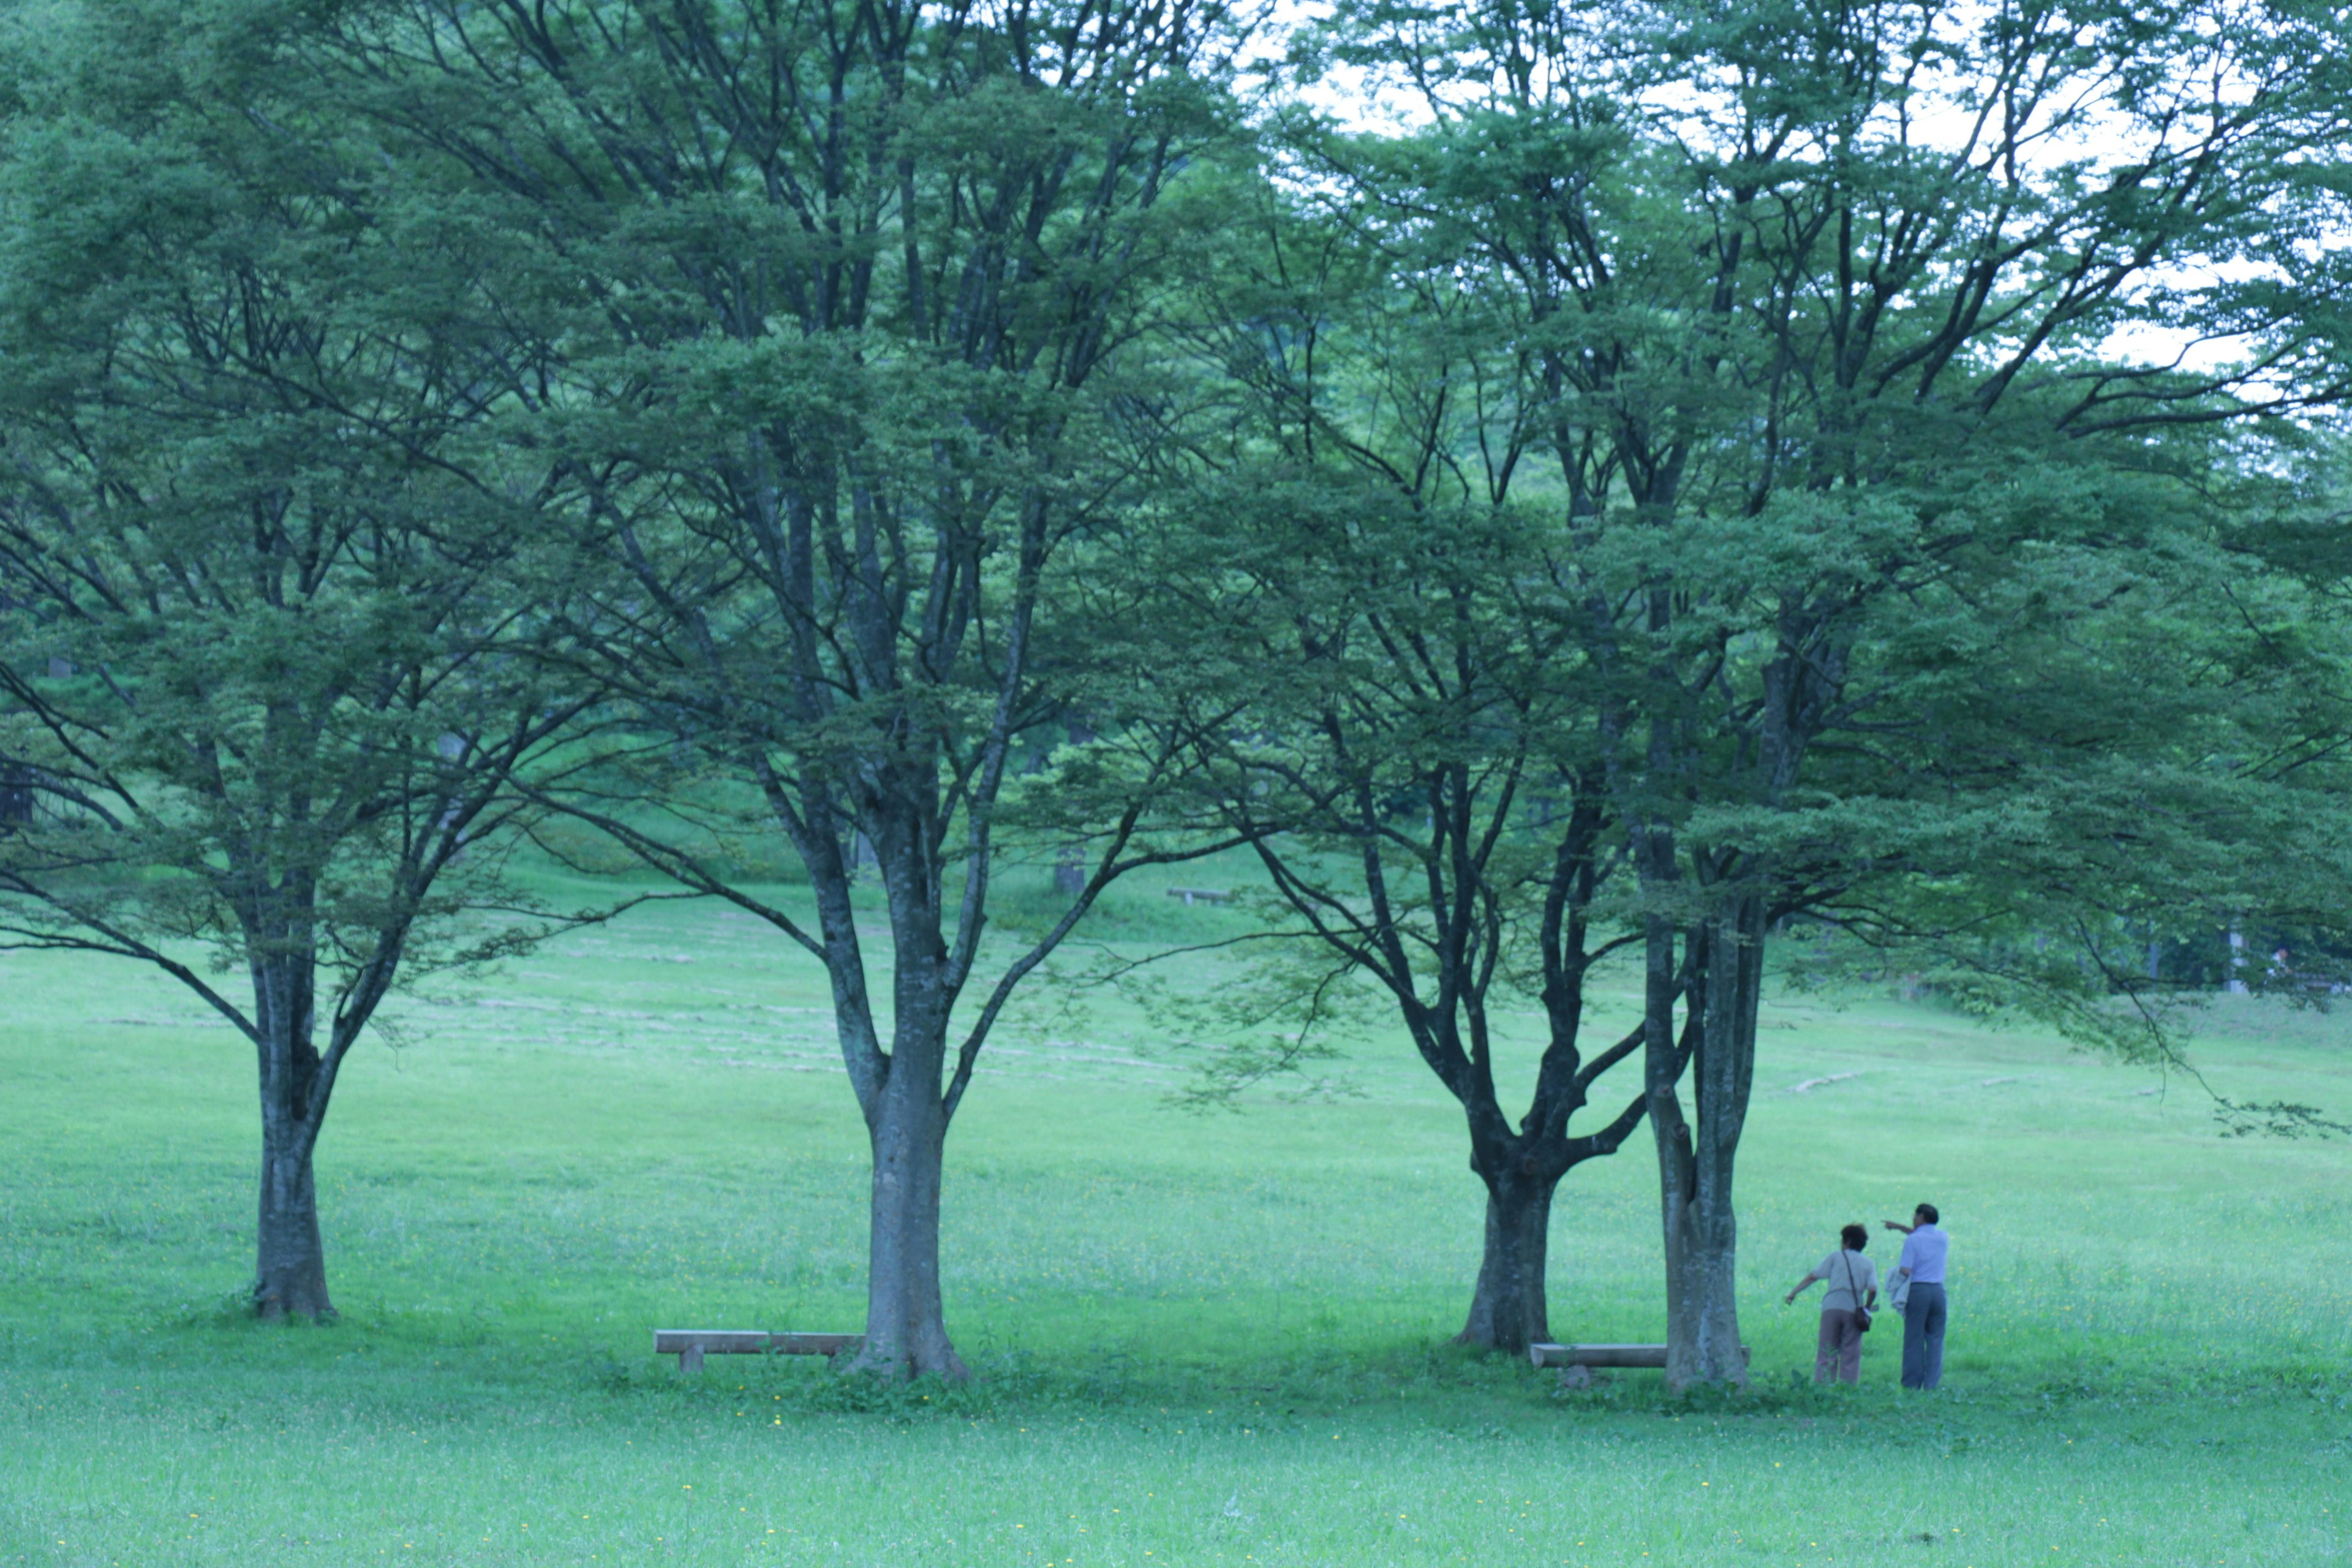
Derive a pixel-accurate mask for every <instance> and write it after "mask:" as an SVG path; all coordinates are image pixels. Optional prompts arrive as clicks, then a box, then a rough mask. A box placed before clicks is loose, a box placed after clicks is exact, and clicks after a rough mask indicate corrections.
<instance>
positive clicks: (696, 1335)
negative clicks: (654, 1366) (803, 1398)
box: [654, 1329, 866, 1372]
mask: <svg viewBox="0 0 2352 1568" xmlns="http://www.w3.org/2000/svg"><path fill="white" fill-rule="evenodd" d="M865 1343H866V1336H865V1335H864V1334H800V1333H782V1334H772V1333H769V1332H768V1331H766V1330H764V1329H656V1330H655V1331H654V1354H656V1355H674V1356H676V1357H677V1370H678V1371H680V1372H700V1371H701V1370H702V1358H703V1357H704V1356H706V1355H839V1354H840V1353H841V1352H844V1351H854V1350H856V1349H858V1348H859V1347H861V1346H863V1345H864V1344H865Z"/></svg>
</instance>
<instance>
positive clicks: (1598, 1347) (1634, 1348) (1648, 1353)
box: [1528, 1344, 1748, 1370]
mask: <svg viewBox="0 0 2352 1568" xmlns="http://www.w3.org/2000/svg"><path fill="white" fill-rule="evenodd" d="M1739 1359H1740V1361H1741V1362H1742V1363H1745V1362H1746V1361H1747V1360H1748V1347H1747V1346H1746V1345H1742V1346H1740V1347H1739ZM1528 1360H1529V1361H1532V1362H1534V1363H1536V1365H1538V1366H1539V1367H1544V1366H1626V1367H1631V1366H1646V1367H1656V1368H1659V1369H1660V1370H1664V1367H1665V1364H1666V1347H1665V1346H1664V1345H1628V1344H1617V1345H1602V1344H1591V1345H1549V1344H1538V1345H1529V1346H1528Z"/></svg>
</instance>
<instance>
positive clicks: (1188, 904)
mask: <svg viewBox="0 0 2352 1568" xmlns="http://www.w3.org/2000/svg"><path fill="white" fill-rule="evenodd" d="M1168 896H1169V897H1170V898H1171V899H1181V900H1184V907H1185V908H1186V909H1188V910H1189V909H1191V908H1192V900H1195V899H1198V900H1201V901H1202V903H1204V904H1222V903H1223V902H1224V901H1225V900H1228V899H1230V898H1232V897H1233V896H1234V895H1233V893H1232V892H1231V891H1230V890H1229V889H1224V888H1171V889H1168Z"/></svg>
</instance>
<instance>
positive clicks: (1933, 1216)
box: [1911, 1204, 1943, 1225]
mask: <svg viewBox="0 0 2352 1568" xmlns="http://www.w3.org/2000/svg"><path fill="white" fill-rule="evenodd" d="M1911 1212H1912V1213H1913V1214H1915V1215H1923V1216H1925V1217H1926V1219H1927V1223H1928V1224H1929V1225H1940V1224H1942V1223H1943V1216H1942V1215H1939V1214H1937V1212H1936V1205H1934V1204H1921V1205H1919V1206H1918V1207H1917V1208H1916V1209H1914V1210H1912V1211H1911Z"/></svg>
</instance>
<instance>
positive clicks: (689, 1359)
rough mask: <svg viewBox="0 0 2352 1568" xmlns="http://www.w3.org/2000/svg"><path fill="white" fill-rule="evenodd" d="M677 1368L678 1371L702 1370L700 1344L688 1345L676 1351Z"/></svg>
mask: <svg viewBox="0 0 2352 1568" xmlns="http://www.w3.org/2000/svg"><path fill="white" fill-rule="evenodd" d="M677 1370H678V1371H680V1372H700V1371H701V1370H702V1347H701V1346H700V1345H688V1346H687V1347H686V1348H685V1349H684V1350H682V1351H680V1352H677Z"/></svg>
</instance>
